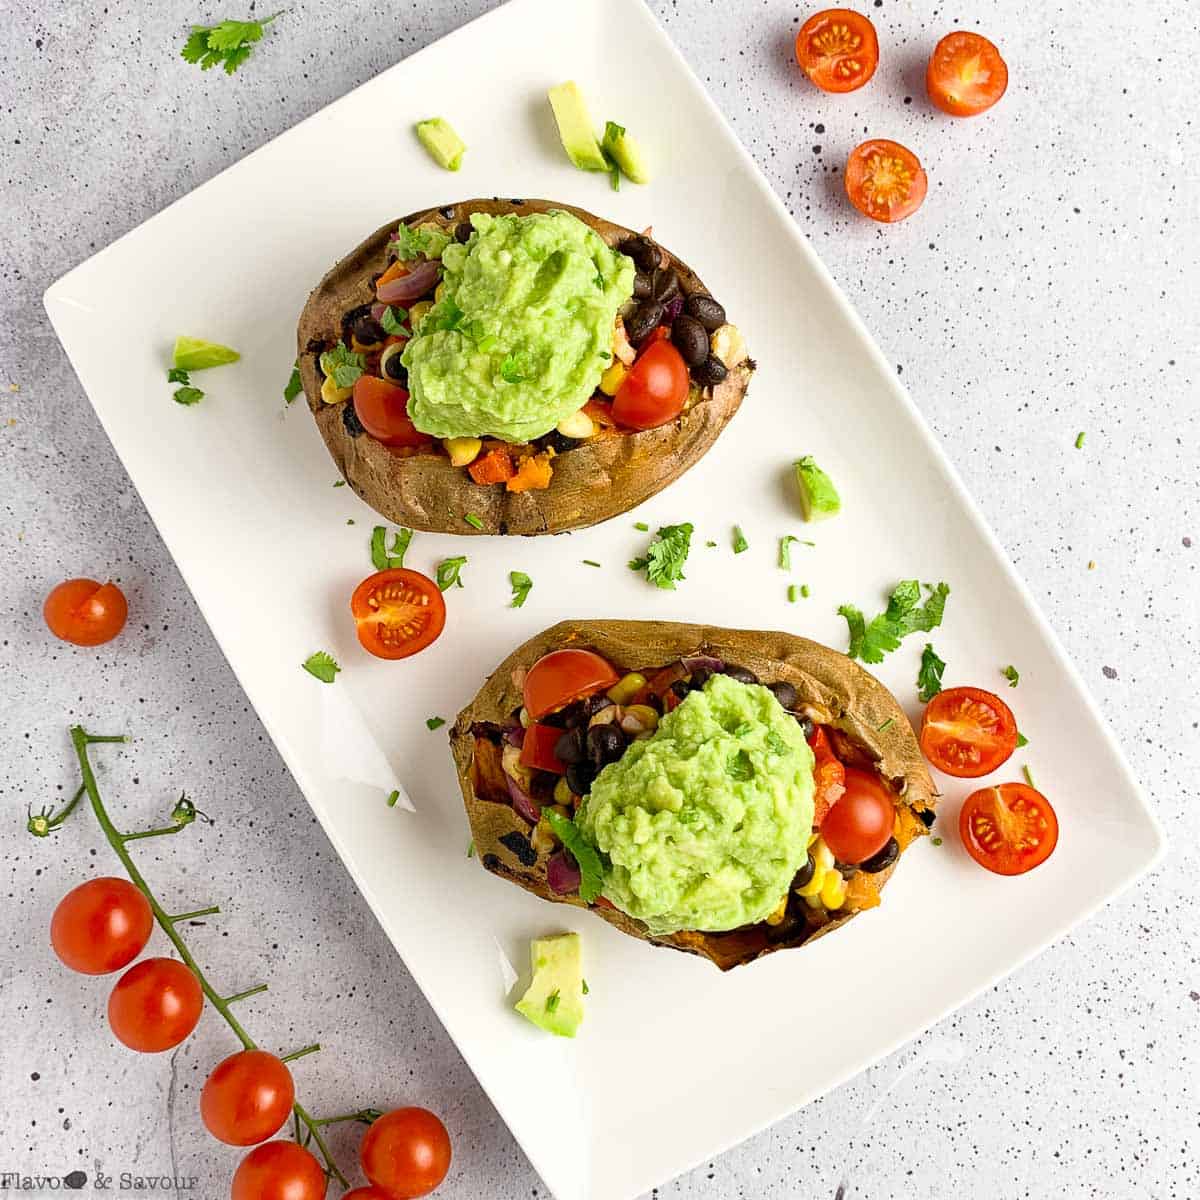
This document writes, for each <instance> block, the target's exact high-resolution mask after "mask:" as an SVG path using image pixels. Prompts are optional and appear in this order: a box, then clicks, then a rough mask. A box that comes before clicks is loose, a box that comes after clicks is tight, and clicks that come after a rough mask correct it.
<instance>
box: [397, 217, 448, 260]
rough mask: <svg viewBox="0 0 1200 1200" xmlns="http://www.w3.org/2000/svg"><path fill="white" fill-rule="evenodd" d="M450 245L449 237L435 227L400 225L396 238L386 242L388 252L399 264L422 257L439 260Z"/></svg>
mask: <svg viewBox="0 0 1200 1200" xmlns="http://www.w3.org/2000/svg"><path fill="white" fill-rule="evenodd" d="M448 245H450V235H449V234H448V233H446V232H445V231H444V230H442V229H438V227H437V226H436V225H421V226H419V227H417V228H416V229H414V228H413V227H412V226H411V225H401V226H400V228H399V229H397V230H396V236H395V237H394V238H392V240H391V241H390V242H388V250H390V251H391V252H392V253H393V254H394V255H395V256H396V258H398V259H399V260H400V262H412V261H413V259H416V258H420V257H421V256H422V255H424V256H425V257H426V258H441V257H442V251H443V250H445V249H446V247H447V246H448Z"/></svg>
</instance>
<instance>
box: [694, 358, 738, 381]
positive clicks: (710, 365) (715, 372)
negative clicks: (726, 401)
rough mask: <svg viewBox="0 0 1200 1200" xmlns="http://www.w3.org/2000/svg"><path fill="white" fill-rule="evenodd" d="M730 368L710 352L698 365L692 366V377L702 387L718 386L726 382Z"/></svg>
mask: <svg viewBox="0 0 1200 1200" xmlns="http://www.w3.org/2000/svg"><path fill="white" fill-rule="evenodd" d="M728 374H729V369H728V368H727V367H726V366H725V364H724V363H723V362H722V361H721V360H720V359H719V358H718V357H717V356H716V355H715V354H710V355H709V356H708V357H707V358H706V359H705V360H704V361H703V362H702V363H701V364H700V365H699V366H698V367H693V368H692V378H693V379H694V380H695V381H696V382H697V383H698V384H700V385H701V386H702V387H716V386H717V384H718V383H724V382H725V376H726V375H728Z"/></svg>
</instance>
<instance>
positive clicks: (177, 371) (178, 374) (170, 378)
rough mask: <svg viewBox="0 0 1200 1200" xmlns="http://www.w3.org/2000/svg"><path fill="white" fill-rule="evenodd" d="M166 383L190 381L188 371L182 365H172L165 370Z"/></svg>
mask: <svg viewBox="0 0 1200 1200" xmlns="http://www.w3.org/2000/svg"><path fill="white" fill-rule="evenodd" d="M167 382H168V383H184V384H186V383H191V382H192V380H191V378H190V376H189V375H188V373H187V372H186V371H185V370H184V369H183V368H182V367H172V368H171V369H170V370H169V371H168V372H167Z"/></svg>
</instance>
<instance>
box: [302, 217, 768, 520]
mask: <svg viewBox="0 0 1200 1200" xmlns="http://www.w3.org/2000/svg"><path fill="white" fill-rule="evenodd" d="M443 257H444V261H443ZM593 264H594V265H593ZM593 272H594V277H593ZM298 350H299V366H300V376H301V379H302V381H303V383H304V390H305V393H306V395H307V398H308V402H309V407H310V408H311V410H312V413H313V416H314V417H315V419H316V422H317V426H318V428H319V429H320V431H321V436H322V437H323V438H324V440H325V443H326V445H327V446H328V448H329V451H330V453H331V454H332V455H333V459H334V461H335V462H336V463H337V466H338V469H339V470H340V471H341V473H342V475H343V476H344V477H345V479H346V481H347V482H348V483H349V484H350V486H351V487H352V488H354V490H355V491H356V492H357V493H358V494H359V495H360V496H361V497H362V498H363V499H364V500H365V501H366V502H367V503H368V504H370V505H371V506H372V507H373V508H375V509H376V510H378V511H379V512H380V513H382V514H383V515H384V516H385V517H387V518H388V519H389V520H390V521H392V522H394V523H396V524H399V525H404V526H408V527H410V528H414V529H423V530H433V531H440V532H453V533H461V534H468V535H469V534H476V533H480V534H484V533H486V534H495V533H501V534H503V533H509V534H538V533H555V532H560V531H563V530H568V529H578V528H581V527H583V526H587V525H593V524H596V523H597V522H600V521H604V520H607V519H608V518H609V517H612V516H615V515H617V514H618V513H622V512H625V511H627V510H628V509H630V508H632V507H634V506H635V505H637V504H639V503H641V501H643V500H645V499H646V498H647V497H649V496H652V495H654V494H655V493H656V492H658V491H660V490H661V489H662V488H664V487H666V486H667V485H668V484H669V483H671V482H672V481H673V480H675V479H677V478H678V477H679V476H680V475H681V474H683V472H684V471H686V470H687V469H688V468H689V467H690V466H692V465H693V464H694V463H695V462H696V461H697V460H698V459H699V458H700V457H701V456H702V455H703V454H704V453H705V451H707V450H708V448H709V447H710V446H711V445H712V444H713V442H714V441H715V440H716V438H717V436H718V434H720V432H721V430H722V429H723V428H724V427H725V425H726V424H727V423H728V422H729V420H730V418H731V417H732V416H733V415H734V413H735V412H736V411H737V409H738V406H739V405H740V403H741V401H742V397H743V396H744V395H745V393H746V389H747V387H748V385H749V382H750V377H751V375H752V373H753V369H754V368H753V363H752V362H751V361H750V360H749V358H748V357H747V353H746V348H745V344H744V342H743V340H742V338H741V335H740V333H739V332H738V330H737V329H736V328H735V327H734V326H732V325H730V324H728V322H727V321H726V319H725V312H724V309H723V308H722V306H721V305H720V304H719V303H717V302H716V301H715V300H714V299H713V298H712V297H711V296H710V295H709V293H708V291H707V289H706V288H705V287H704V284H703V283H702V282H701V281H700V279H699V278H698V276H697V275H696V274H695V273H694V272H693V271H692V270H691V269H690V268H689V267H688V266H687V265H686V264H684V263H683V262H681V261H680V260H679V259H677V258H675V257H674V256H673V255H671V254H670V253H669V252H668V251H666V250H664V249H662V248H661V247H659V246H658V245H657V243H655V242H654V241H652V240H651V238H650V237H648V236H643V235H639V234H635V233H634V232H633V231H632V230H628V229H623V228H621V227H620V226H618V225H614V224H612V223H611V222H608V221H605V220H602V219H600V218H599V217H596V216H593V215H592V214H590V213H587V212H584V211H583V210H581V209H577V208H571V207H570V206H567V205H561V204H552V203H549V202H547V201H543V200H528V201H525V200H499V199H493V200H468V201H464V202H462V203H458V204H452V205H447V206H445V207H442V208H436V209H430V210H428V211H425V212H419V213H414V214H412V215H411V216H409V217H406V218H404V219H403V221H401V222H399V224H397V223H396V222H392V223H389V224H388V225H386V226H384V227H383V228H382V229H380V230H379V231H377V232H376V233H375V234H373V235H372V236H371V237H370V238H368V239H367V240H366V241H365V242H363V243H362V245H360V246H359V247H358V248H357V249H356V250H354V251H352V252H351V253H350V254H349V255H348V256H347V257H346V258H344V259H343V260H342V261H341V262H339V263H338V264H337V265H336V266H335V267H334V268H333V269H332V270H331V271H330V272H329V273H328V274H327V275H326V276H325V278H324V279H323V280H322V281H321V283H320V284H319V285H318V287H317V288H316V289H315V291H314V292H313V293H312V295H311V296H310V297H309V300H308V303H307V305H306V306H305V309H304V312H303V314H302V315H301V318H300V324H299V330H298Z"/></svg>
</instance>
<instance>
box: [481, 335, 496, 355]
mask: <svg viewBox="0 0 1200 1200" xmlns="http://www.w3.org/2000/svg"><path fill="white" fill-rule="evenodd" d="M498 345H500V339H499V338H498V337H497V336H496V335H495V334H494V333H489V334H488V335H487V336H486V337H482V338H480V339H479V349H480V352H481V353H483V354H491V352H492V351H493V350H495V348H496V347H497V346H498Z"/></svg>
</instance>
